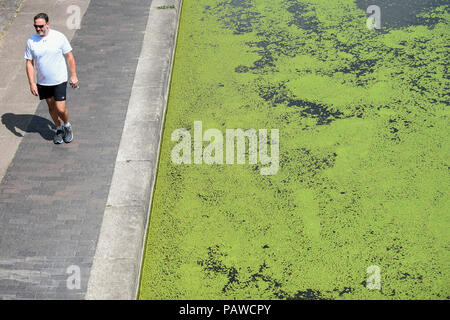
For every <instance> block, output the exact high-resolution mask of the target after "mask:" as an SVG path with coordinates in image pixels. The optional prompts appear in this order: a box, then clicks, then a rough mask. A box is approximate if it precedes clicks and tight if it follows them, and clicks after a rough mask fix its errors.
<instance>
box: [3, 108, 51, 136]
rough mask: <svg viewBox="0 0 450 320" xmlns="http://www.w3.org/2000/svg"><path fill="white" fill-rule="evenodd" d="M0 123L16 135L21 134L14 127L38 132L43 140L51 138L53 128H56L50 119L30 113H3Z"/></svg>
mask: <svg viewBox="0 0 450 320" xmlns="http://www.w3.org/2000/svg"><path fill="white" fill-rule="evenodd" d="M2 123H3V124H4V125H5V127H6V128H8V130H9V131H11V132H12V133H13V134H14V135H16V136H18V137H23V135H22V134H21V133H19V132H17V131H16V128H18V129H20V130H22V131H25V132H29V133H34V132H36V133H39V134H40V135H41V137H42V138H44V139H45V140H52V139H53V136H54V131H53V130H54V129H55V128H56V127H55V125H54V124H53V122H51V121H50V120H48V119H45V118H42V117H40V116H36V115H31V114H14V113H5V114H4V115H2Z"/></svg>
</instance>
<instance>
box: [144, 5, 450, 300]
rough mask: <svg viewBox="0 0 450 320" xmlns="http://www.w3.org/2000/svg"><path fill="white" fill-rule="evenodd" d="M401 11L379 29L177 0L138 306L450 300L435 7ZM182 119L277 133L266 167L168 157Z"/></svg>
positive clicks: (314, 15) (343, 12) (316, 8)
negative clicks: (275, 162) (374, 285)
mask: <svg viewBox="0 0 450 320" xmlns="http://www.w3.org/2000/svg"><path fill="white" fill-rule="evenodd" d="M358 5H359V6H360V7H361V4H360V3H358ZM413 16H414V17H417V16H418V18H417V19H415V20H414V22H415V24H405V25H395V24H391V25H388V26H386V27H385V29H384V30H383V28H382V30H380V31H378V30H369V29H367V27H366V20H367V16H366V14H365V10H364V8H363V10H361V8H358V6H357V4H356V3H355V2H354V1H350V0H339V1H327V0H304V1H296V0H290V1H288V0H285V1H283V0H272V1H262V0H260V1H257V0H254V1H251V0H228V1H218V0H217V1H212V0H208V1H207V0H197V1H189V0H188V1H184V4H183V11H182V17H181V25H180V30H179V37H178V44H177V51H176V57H175V64H174V72H173V78H172V83H171V91H170V98H169V105H168V110H167V115H166V122H165V128H164V133H163V140H162V147H161V156H160V162H159V168H158V176H157V183H156V187H155V194H154V198H153V204H152V210H151V218H150V224H149V229H148V238H147V243H146V249H145V258H144V265H143V269H142V278H141V287H140V294H139V298H140V299H236V298H237V299H448V298H449V296H450V292H449V288H450V283H449V280H448V279H450V278H449V262H450V259H449V258H450V257H449V252H448V245H449V235H448V228H449V217H448V215H447V214H446V212H447V210H446V208H448V204H449V203H448V190H449V180H448V158H449V144H448V143H447V141H448V139H447V136H448V129H447V128H448V100H449V99H448V92H449V90H448V88H449V79H448V43H449V31H448V30H450V29H449V28H448V24H449V18H450V16H449V13H448V7H446V6H443V5H440V4H438V5H435V6H429V7H424V8H422V9H421V10H416V11H414V14H413ZM427 17H428V18H427ZM419 18H422V20H421V19H419ZM431 18H432V23H429V24H426V23H425V24H420V22H423V21H425V22H426V21H429V19H431ZM427 19H428V20H427ZM194 121H202V122H203V130H207V129H210V128H216V129H219V130H221V131H222V132H225V130H226V129H234V128H243V129H247V128H254V129H256V130H258V129H263V128H264V129H279V130H280V169H279V171H278V173H277V174H276V175H273V176H262V175H260V171H259V170H258V165H251V164H246V165H206V164H203V165H194V164H192V165H175V164H173V163H172V162H171V157H170V154H171V150H172V148H173V147H174V145H175V142H172V141H171V140H170V136H171V133H172V132H173V131H174V130H176V129H178V128H186V129H188V130H193V123H194ZM372 265H375V266H378V267H379V269H380V271H381V273H380V275H381V290H369V289H368V288H367V287H366V284H367V281H368V278H369V274H368V273H367V268H368V267H369V266H372Z"/></svg>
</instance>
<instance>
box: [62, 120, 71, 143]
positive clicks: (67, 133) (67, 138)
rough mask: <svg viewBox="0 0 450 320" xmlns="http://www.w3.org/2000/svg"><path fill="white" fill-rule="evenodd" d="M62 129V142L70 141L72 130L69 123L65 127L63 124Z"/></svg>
mask: <svg viewBox="0 0 450 320" xmlns="http://www.w3.org/2000/svg"><path fill="white" fill-rule="evenodd" d="M63 130H64V137H63V139H64V142H65V143H70V142H71V141H72V140H73V132H72V126H71V125H70V124H69V125H68V126H67V127H66V126H63Z"/></svg>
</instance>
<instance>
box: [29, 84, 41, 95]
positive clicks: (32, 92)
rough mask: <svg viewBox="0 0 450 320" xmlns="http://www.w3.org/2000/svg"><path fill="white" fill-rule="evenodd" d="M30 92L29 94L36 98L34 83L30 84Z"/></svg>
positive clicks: (36, 92) (36, 90) (36, 89)
mask: <svg viewBox="0 0 450 320" xmlns="http://www.w3.org/2000/svg"><path fill="white" fill-rule="evenodd" d="M30 91H31V94H32V95H34V96H36V97H37V96H38V95H39V93H38V88H37V85H36V83H32V84H30Z"/></svg>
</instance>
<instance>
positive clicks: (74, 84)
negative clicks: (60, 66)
mask: <svg viewBox="0 0 450 320" xmlns="http://www.w3.org/2000/svg"><path fill="white" fill-rule="evenodd" d="M70 83H71V86H72V88H77V87H78V78H77V76H76V75H72V76H70Z"/></svg>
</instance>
